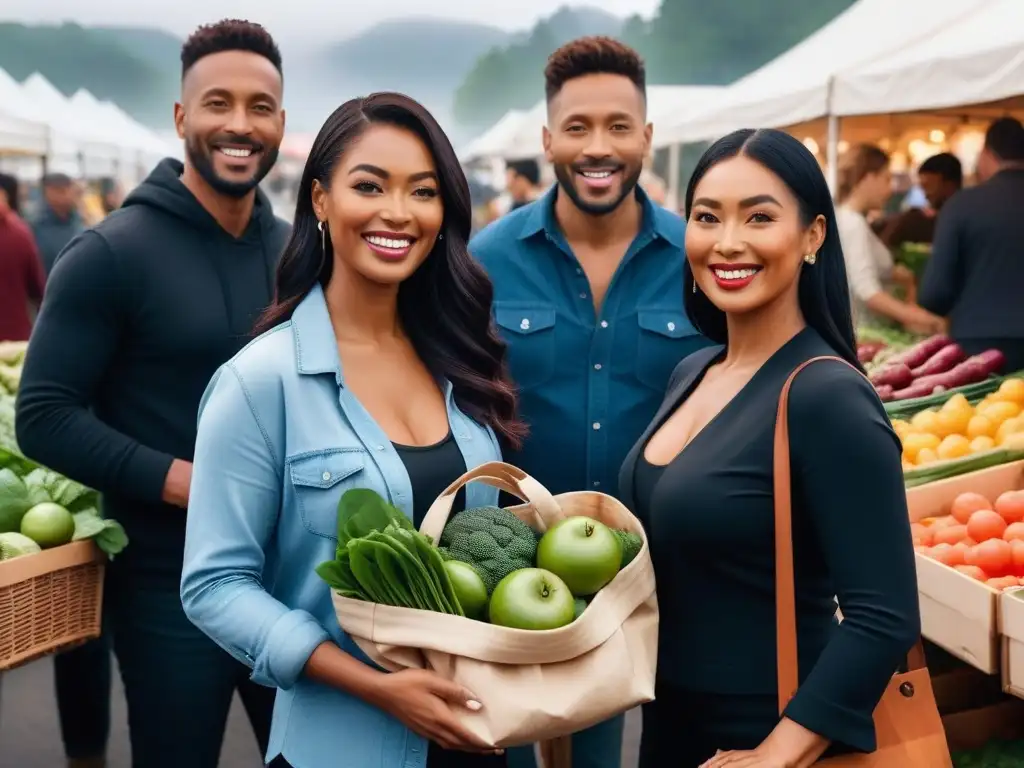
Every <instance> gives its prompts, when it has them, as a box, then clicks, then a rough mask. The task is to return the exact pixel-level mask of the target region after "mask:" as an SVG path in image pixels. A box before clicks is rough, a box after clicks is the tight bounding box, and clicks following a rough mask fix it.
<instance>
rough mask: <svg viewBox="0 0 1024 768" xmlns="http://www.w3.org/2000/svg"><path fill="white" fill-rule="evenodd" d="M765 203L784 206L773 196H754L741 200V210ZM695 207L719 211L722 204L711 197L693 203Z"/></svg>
mask: <svg viewBox="0 0 1024 768" xmlns="http://www.w3.org/2000/svg"><path fill="white" fill-rule="evenodd" d="M765 203H773V204H775V205H777V206H779V207H780V208H781V207H782V204H781V203H780V202H779V201H778V200H776V199H775V198H774V197H772V196H771V195H754V196H753V197H746V198H744V199H742V200H740V208H753V207H754V206H755V205H764V204H765ZM693 204H694V205H702V206H704V207H705V208H713V209H714V210H719V209H720V208H721V207H722V204H721V203H720V202H718V201H717V200H712V199H711V198H710V197H699V198H697V199H696V200H694V201H693Z"/></svg>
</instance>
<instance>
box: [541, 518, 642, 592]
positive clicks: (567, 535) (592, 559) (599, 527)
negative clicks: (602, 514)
mask: <svg viewBox="0 0 1024 768" xmlns="http://www.w3.org/2000/svg"><path fill="white" fill-rule="evenodd" d="M621 564H622V545H621V544H619V540H618V538H617V537H616V536H615V534H614V533H612V529H611V528H609V527H608V526H607V525H605V524H604V523H602V522H599V521H597V520H594V519H593V518H590V517H582V516H576V517H567V518H566V519H565V520H561V521H559V522H558V523H556V524H555V525H553V526H552V527H551V528H549V529H548V531H547V532H546V533H545V534H544V535H543V536H542V537H541V540H540V543H539V544H538V545H537V567H538V568H544V569H545V570H548V571H551V572H552V573H553V574H555V575H556V576H558V577H559V578H560V579H561V580H562V581H564V582H565V583H566V584H567V585H568V587H569V589H570V590H571V591H572V593H573V595H575V596H576V597H589V596H590V595H593V594H594V593H596V592H597V591H598V590H599V589H601V587H603V586H604V585H605V584H607V583H608V582H609V581H611V580H612V579H614V578H615V574H617V573H618V572H619V566H620V565H621Z"/></svg>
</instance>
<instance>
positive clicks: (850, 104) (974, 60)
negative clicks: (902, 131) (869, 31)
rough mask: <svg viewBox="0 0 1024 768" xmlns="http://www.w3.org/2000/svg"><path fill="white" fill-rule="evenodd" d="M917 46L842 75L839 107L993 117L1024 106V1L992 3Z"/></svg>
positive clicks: (851, 111)
mask: <svg viewBox="0 0 1024 768" xmlns="http://www.w3.org/2000/svg"><path fill="white" fill-rule="evenodd" d="M974 5H975V7H974V8H973V9H972V12H971V13H970V14H969V15H968V16H967V17H966V18H956V19H953V20H951V21H949V22H947V24H946V25H945V26H943V27H941V28H939V29H936V30H934V31H933V34H932V35H931V36H929V37H928V38H926V39H923V40H921V41H919V42H918V43H917V44H916V45H910V46H907V47H904V48H901V49H900V50H897V51H894V52H893V53H892V54H890V55H888V56H884V57H882V58H880V59H877V60H875V61H872V62H869V63H867V64H864V65H862V66H859V67H856V68H854V69H852V70H850V71H846V72H843V73H841V74H840V75H839V76H838V77H837V78H836V81H835V85H834V88H833V94H832V112H833V114H836V115H839V116H841V117H847V116H855V115H879V114H899V113H909V112H926V113H930V114H939V113H941V114H951V115H953V116H955V117H959V118H962V119H970V118H971V117H980V118H982V119H986V120H987V119H991V118H992V117H997V116H999V115H1002V114H1006V113H1008V112H1010V111H1017V112H1020V111H1024V3H1022V2H1021V0H984V2H981V3H975V4H974Z"/></svg>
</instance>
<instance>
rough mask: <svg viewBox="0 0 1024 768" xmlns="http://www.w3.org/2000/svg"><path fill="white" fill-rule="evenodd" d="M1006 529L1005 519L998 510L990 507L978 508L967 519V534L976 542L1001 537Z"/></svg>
mask: <svg viewBox="0 0 1024 768" xmlns="http://www.w3.org/2000/svg"><path fill="white" fill-rule="evenodd" d="M1005 530H1006V521H1005V520H1004V519H1003V516H1002V515H1000V514H999V513H998V512H994V511H993V510H991V509H979V510H978V511H977V512H975V513H974V514H972V515H971V519H970V520H968V521H967V535H968V536H970V537H971V538H972V539H974V540H975V541H977V542H979V543H980V542H982V541H986V540H988V539H1001V538H1002V537H1003V532H1004V531H1005Z"/></svg>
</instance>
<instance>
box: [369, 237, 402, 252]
mask: <svg viewBox="0 0 1024 768" xmlns="http://www.w3.org/2000/svg"><path fill="white" fill-rule="evenodd" d="M366 242H368V243H370V244H372V245H376V246H377V247H378V248H390V249H392V250H395V251H400V250H402V249H403V248H408V247H409V246H410V245H412V240H410V239H408V238H401V239H399V238H393V237H380V236H378V235H366Z"/></svg>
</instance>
